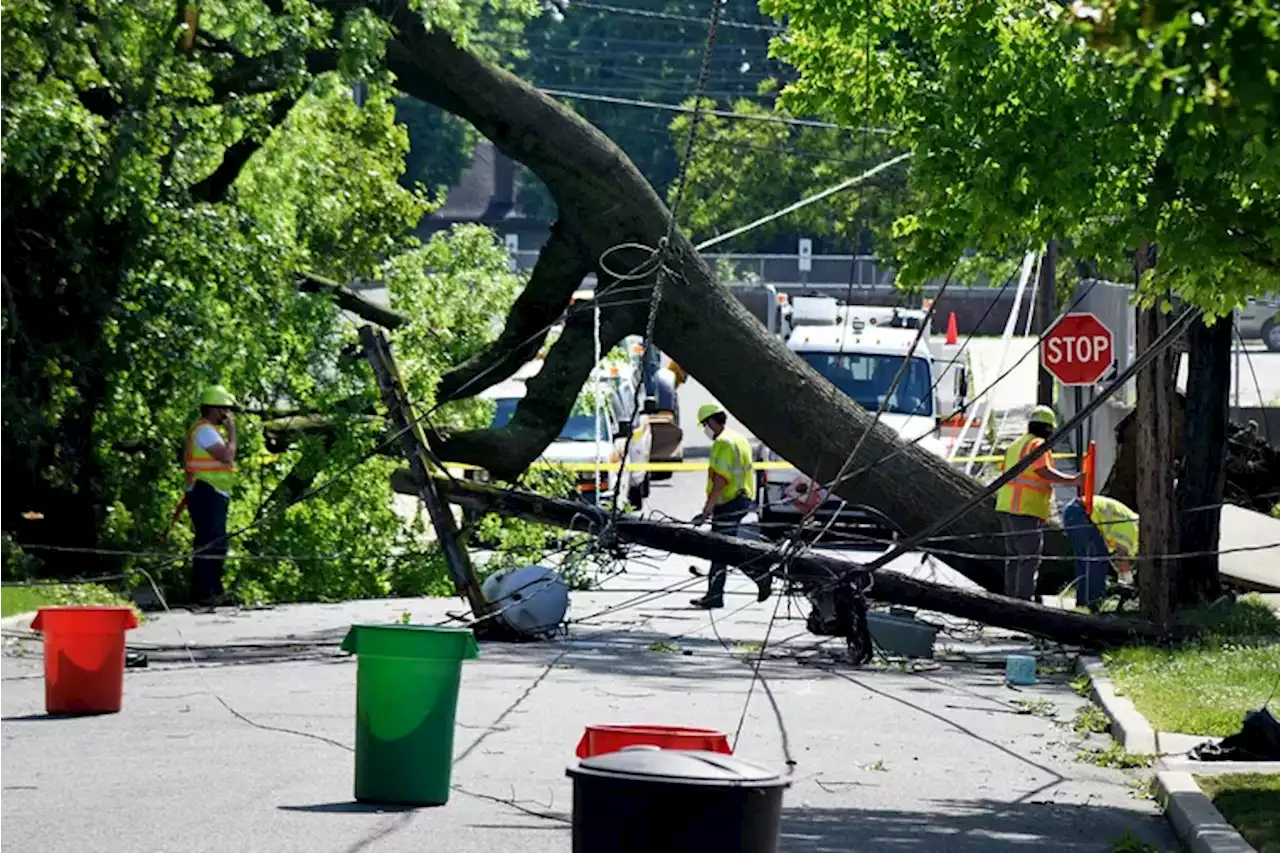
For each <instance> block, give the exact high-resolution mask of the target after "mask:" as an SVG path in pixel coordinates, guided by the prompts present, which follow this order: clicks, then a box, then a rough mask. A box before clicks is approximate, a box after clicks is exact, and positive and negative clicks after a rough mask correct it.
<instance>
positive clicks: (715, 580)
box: [707, 495, 768, 603]
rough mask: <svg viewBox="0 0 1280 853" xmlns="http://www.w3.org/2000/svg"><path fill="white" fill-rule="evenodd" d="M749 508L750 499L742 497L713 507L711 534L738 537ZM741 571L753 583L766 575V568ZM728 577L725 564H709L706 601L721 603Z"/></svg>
mask: <svg viewBox="0 0 1280 853" xmlns="http://www.w3.org/2000/svg"><path fill="white" fill-rule="evenodd" d="M751 506H752V504H751V498H749V497H747V496H746V495H742V496H740V497H736V498H734V499H733V500H731V501H729V502H728V503H725V504H721V505H720V506H718V507H715V508H714V509H712V510H711V532H712V533H719V534H721V535H722V536H738V535H740V533H741V527H742V519H743V516H745V515H746V514H747V513H748V512H750V511H751ZM743 571H744V572H746V574H747V576H748V577H750V578H751V579H752V580H755V581H759V580H760V579H761V578H763V577H765V576H767V574H768V569H767V568H766V569H765V570H763V571H761V570H760V569H757V568H754V567H753V568H751V569H743ZM728 576H729V566H728V564H727V563H712V564H711V570H710V571H709V572H708V573H707V600H708V601H710V602H722V603H723V601H724V584H725V581H726V580H728Z"/></svg>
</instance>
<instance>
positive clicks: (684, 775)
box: [566, 746, 791, 788]
mask: <svg viewBox="0 0 1280 853" xmlns="http://www.w3.org/2000/svg"><path fill="white" fill-rule="evenodd" d="M566 773H567V774H568V775H569V776H571V777H573V778H574V779H577V778H579V777H594V778H602V779H629V780H633V781H637V782H658V783H661V782H670V783H672V784H677V785H709V786H714V787H724V788H785V787H787V786H789V785H790V784H791V783H790V782H787V781H784V780H783V779H781V778H780V777H779V776H778V774H777V773H774V772H773V771H772V770H766V769H765V768H763V767H758V766H757V765H755V764H748V763H747V762H745V761H741V760H739V759H737V758H734V757H733V756H732V755H724V754H722V753H719V752H702V751H694V750H680V749H659V748H658V747H656V746H629V747H625V748H623V749H620V750H618V751H617V752H609V753H606V754H604V755H597V756H595V757H593V758H587V759H584V760H583V761H581V762H580V763H579V764H578V766H577V767H570V768H569V769H568V770H567V771H566Z"/></svg>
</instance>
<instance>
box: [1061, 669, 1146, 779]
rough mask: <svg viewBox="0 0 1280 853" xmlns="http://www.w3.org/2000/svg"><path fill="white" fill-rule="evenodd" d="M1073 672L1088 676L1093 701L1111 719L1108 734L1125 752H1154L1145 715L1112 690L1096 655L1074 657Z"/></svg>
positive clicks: (1114, 688) (1112, 684)
mask: <svg viewBox="0 0 1280 853" xmlns="http://www.w3.org/2000/svg"><path fill="white" fill-rule="evenodd" d="M1076 671H1077V672H1079V673H1081V674H1082V675H1087V676H1088V677H1089V684H1090V694H1091V696H1092V698H1093V701H1095V702H1097V703H1098V704H1099V705H1101V706H1102V710H1103V711H1106V713H1107V716H1108V717H1110V718H1111V737H1113V738H1115V741H1116V743H1118V744H1120V745H1121V746H1123V747H1124V749H1125V751H1126V752H1132V753H1138V754H1142V755H1158V754H1159V748H1158V746H1157V744H1156V732H1155V729H1153V728H1151V724H1150V723H1148V722H1147V718H1146V717H1144V716H1142V714H1140V713H1139V712H1138V709H1137V708H1135V707H1134V705H1133V703H1132V702H1130V701H1129V700H1128V699H1126V698H1125V697H1123V696H1121V695H1119V694H1118V693H1116V687H1115V684H1114V683H1112V681H1111V679H1110V678H1108V677H1107V671H1106V668H1105V667H1103V665H1102V661H1101V659H1099V658H1096V657H1087V658H1086V657H1080V658H1077V659H1076Z"/></svg>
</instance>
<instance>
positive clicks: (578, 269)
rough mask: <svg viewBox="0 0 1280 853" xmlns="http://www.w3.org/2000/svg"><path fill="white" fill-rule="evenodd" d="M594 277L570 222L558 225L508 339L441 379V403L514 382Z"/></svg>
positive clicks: (507, 329) (520, 300)
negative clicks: (575, 295) (581, 287)
mask: <svg viewBox="0 0 1280 853" xmlns="http://www.w3.org/2000/svg"><path fill="white" fill-rule="evenodd" d="M588 272H590V267H589V266H588V265H587V263H586V261H585V258H584V250H583V247H582V246H581V245H580V243H579V242H578V239H577V237H576V235H575V233H574V230H573V228H572V226H570V225H569V224H568V223H567V222H566V220H564V219H560V220H558V221H557V222H556V223H555V224H554V225H552V226H551V239H550V240H548V241H547V244H546V245H545V246H543V247H542V251H541V252H539V253H538V262H537V263H536V264H535V265H534V267H533V274H532V275H531V276H530V277H529V283H528V284H527V285H525V288H524V290H523V291H521V293H520V296H519V297H517V298H516V301H515V304H514V305H512V306H511V312H510V313H509V314H508V315H507V323H506V325H505V326H504V327H503V329H502V334H501V335H499V336H498V339H497V340H496V341H494V342H493V344H492V345H490V346H489V348H488V349H486V350H485V351H484V352H482V353H480V354H478V355H476V356H474V357H472V358H469V359H467V360H466V361H464V362H463V363H462V364H460V365H458V366H457V367H455V368H453V369H452V370H450V371H449V372H448V373H446V374H445V375H444V376H443V377H442V378H441V380H440V385H439V389H438V391H437V394H438V396H439V399H440V400H442V401H448V400H456V399H460V398H462V397H473V396H475V395H476V394H479V393H480V392H481V391H483V390H484V389H486V388H488V387H490V386H491V385H494V384H496V383H498V382H501V381H502V380H504V379H506V378H508V377H509V376H511V374H513V373H515V372H516V370H517V369H518V368H519V367H520V366H521V365H522V364H524V363H526V362H527V361H529V360H530V359H531V358H533V357H534V356H535V355H537V354H538V350H540V349H542V344H543V342H544V341H546V339H547V331H548V329H549V327H550V326H551V324H552V323H554V322H555V321H556V318H558V317H559V316H560V315H561V314H562V313H564V310H565V308H566V307H567V306H568V305H569V300H570V299H571V298H572V297H573V292H574V290H576V289H577V287H578V286H579V285H580V284H581V283H582V279H583V278H585V277H586V275H587V273H588Z"/></svg>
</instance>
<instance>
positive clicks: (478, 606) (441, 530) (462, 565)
mask: <svg viewBox="0 0 1280 853" xmlns="http://www.w3.org/2000/svg"><path fill="white" fill-rule="evenodd" d="M360 343H361V344H362V345H363V346H364V354H365V358H367V359H368V360H369V364H370V366H372V367H373V375H374V376H376V377H377V378H378V388H379V390H381V391H382V402H383V404H384V405H386V407H387V412H388V414H389V415H390V416H391V422H392V424H393V425H394V426H395V428H396V435H397V437H398V441H399V442H400V449H401V451H402V452H403V453H404V455H405V457H406V458H407V459H408V460H409V466H410V470H412V472H413V476H414V482H415V484H416V486H417V488H416V492H417V495H418V497H419V498H420V499H421V500H422V503H423V504H424V505H426V507H427V514H428V515H429V516H430V517H431V524H432V525H433V526H434V527H435V530H436V538H437V539H438V540H439V541H440V550H441V551H443V552H444V559H445V563H446V565H448V567H449V575H450V577H452V578H453V585H454V587H455V588H456V589H457V590H458V595H460V596H462V597H463V598H465V599H466V600H467V603H468V604H469V605H470V606H471V613H472V615H473V616H474V617H475V618H477V619H479V618H481V617H483V616H485V615H487V614H488V613H489V602H488V601H486V600H485V597H484V593H483V592H481V591H480V581H479V579H478V578H477V577H476V573H475V569H473V568H472V566H471V559H470V558H469V557H468V556H467V550H466V549H465V548H463V547H462V543H461V542H460V541H459V538H458V527H457V525H456V524H455V523H454V520H453V513H452V512H451V511H450V509H449V507H448V506H446V505H445V503H444V502H443V501H442V500H440V495H439V494H437V492H436V487H435V482H434V480H432V478H431V476H430V472H431V468H432V467H433V466H434V467H437V468H442V467H443V466H442V465H441V464H440V462H439V460H437V459H435V458H434V457H433V456H432V454H431V451H430V450H429V449H428V448H427V439H426V435H425V434H424V433H423V431H422V424H421V423H420V422H419V419H418V417H417V415H415V414H414V411H413V404H412V403H410V401H409V397H408V395H407V394H406V393H405V390H404V384H403V383H402V382H401V381H400V373H399V371H398V370H396V365H395V361H394V360H393V359H392V358H391V346H390V344H388V343H387V338H386V336H385V335H384V334H383V333H382V332H379V331H376V330H375V329H374V328H373V327H372V326H367V325H366V326H361V327H360ZM482 624H486V623H482Z"/></svg>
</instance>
